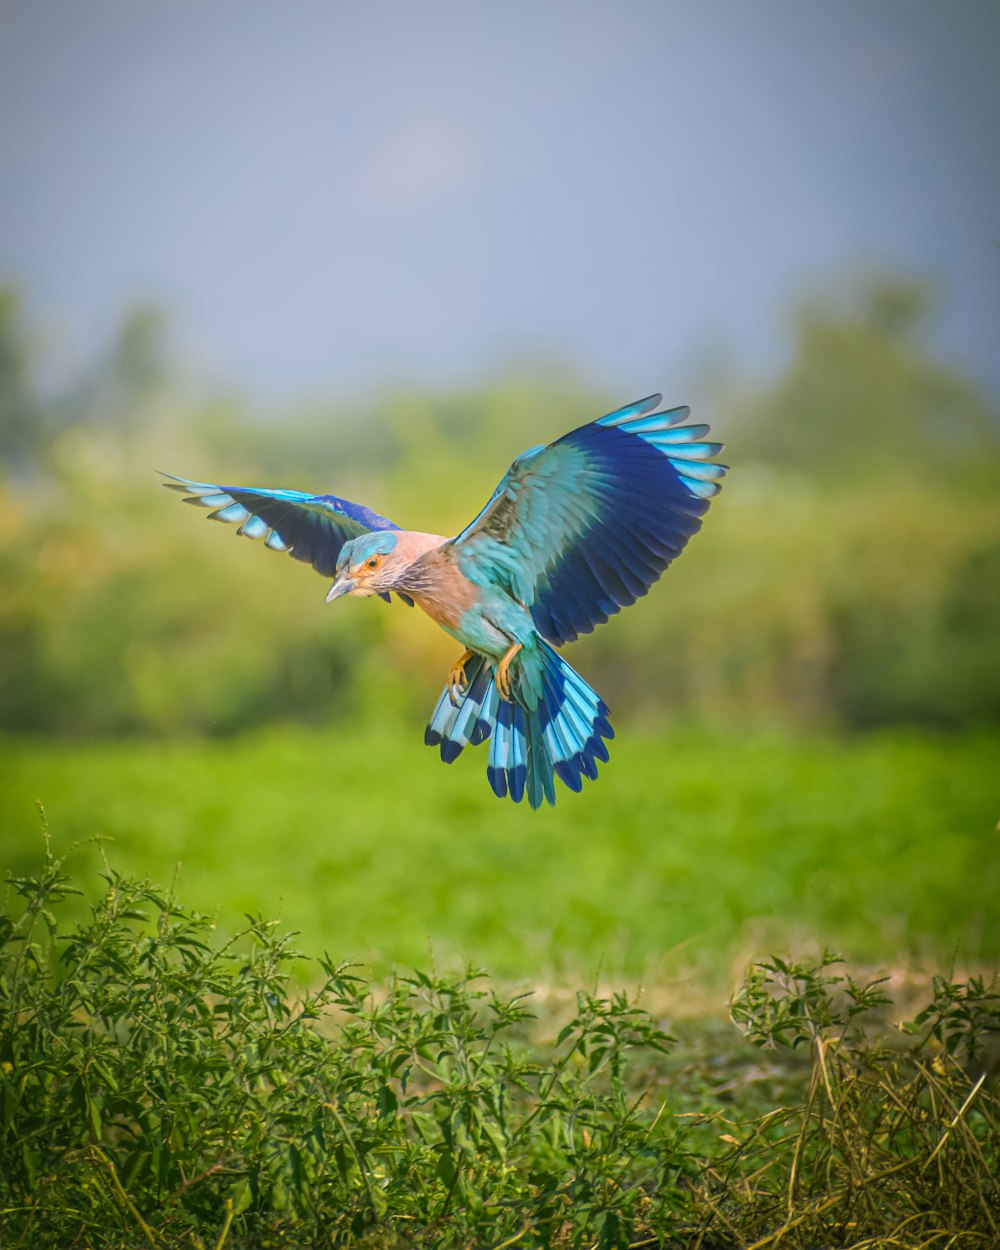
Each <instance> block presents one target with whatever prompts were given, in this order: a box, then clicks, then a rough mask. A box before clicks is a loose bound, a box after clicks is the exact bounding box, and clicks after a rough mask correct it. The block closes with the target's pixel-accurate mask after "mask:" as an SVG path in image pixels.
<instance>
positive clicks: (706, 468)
mask: <svg viewBox="0 0 1000 1250" xmlns="http://www.w3.org/2000/svg"><path fill="white" fill-rule="evenodd" d="M660 402H661V397H660V396H659V395H652V396H650V397H649V398H647V399H642V400H639V401H638V402H637V403H634V404H629V405H628V406H627V407H625V408H620V409H619V410H618V411H617V412H612V413H609V414H608V415H607V416H605V417H601V418H599V419H598V420H596V421H592V422H590V423H589V424H588V425H582V426H580V427H579V429H576V430H573V431H572V432H571V433H569V434H564V435H563V436H562V438H559V439H556V441H555V442H554V443H550V444H549V445H548V446H538V447H532V448H531V449H530V450H528V451H526V452H524V453H523V454H522V455H520V456H518V458H517V459H516V460H515V461H514V463H513V464H512V465H511V466H510V468H509V469H508V470H507V472H506V474H505V475H504V477H503V479H502V480H501V482H500V484H499V486H498V487H497V488H496V490H495V491H494V492H493V495H492V497H491V498H490V500H489V502H488V503H487V504H486V507H485V508H483V510H482V511H481V512H480V513H479V515H478V516H477V517H476V518H475V519H474V520H473V521H472V522H471V524H469V525H467V526H466V527H465V529H464V530H462V532H461V533H460V534H457V535H456V536H455V537H454V538H445V537H443V536H442V535H440V534H425V533H420V532H417V531H413V530H403V529H400V528H399V526H398V525H396V524H395V523H394V522H392V521H390V520H388V519H387V518H386V517H384V516H379V515H378V513H376V512H372V511H371V509H369V508H366V507H363V506H362V505H361V504H356V503H351V502H350V501H348V500H346V499H340V498H338V497H337V496H336V495H309V494H306V493H303V492H301V491H296V490H270V489H262V488H258V487H246V486H215V485H212V484H210V483H208V482H194V481H189V480H187V479H186V478H178V477H170V481H169V482H167V483H165V484H166V485H167V486H168V487H169V488H170V489H172V490H176V491H181V492H183V493H184V494H185V495H186V497H187V498H186V502H187V503H192V504H197V505H199V506H200V507H203V508H211V509H212V512H211V514H210V515H211V519H213V520H216V521H227V522H232V523H233V524H238V525H239V529H238V531H237V532H238V533H240V534H242V535H244V536H245V537H247V538H263V539H264V541H265V544H266V545H267V546H268V547H270V548H272V550H275V551H288V552H290V553H291V554H292V555H293V556H294V557H295V559H297V560H302V561H303V562H305V563H306V564H311V565H312V566H313V568H314V569H316V570H317V572H319V573H321V574H322V575H323V576H325V577H332V578H333V579H334V580H333V584H332V585H331V587H330V590H329V593H328V594H327V596H326V601H327V603H332V602H333V601H334V600H335V599H340V598H342V597H345V596H348V595H351V596H358V597H366V596H370V595H378V596H380V597H381V598H382V599H385V600H387V601H388V600H389V598H390V595H392V594H396V595H397V596H398V597H399V598H400V599H402V600H403V601H404V602H405V603H408V604H410V605H411V606H412V605H413V604H416V605H417V606H418V607H420V608H422V609H423V610H424V612H426V613H427V615H428V616H429V617H430V618H431V619H432V620H433V621H436V622H437V624H438V625H440V626H441V628H442V629H443V630H445V631H446V633H448V634H450V635H451V636H452V637H453V638H454V639H456V641H457V642H459V643H461V645H462V646H463V647H464V648H465V650H464V651H463V653H462V655H461V656H460V657H459V659H458V660H457V661H456V663H455V666H454V668H453V669H452V670H451V673H450V675H449V677H448V680H447V683H446V684H445V687H444V690H443V691H442V693H441V697H440V698H439V699H438V702H437V705H436V706H435V708H434V711H433V713H432V714H431V718H430V723H429V724H428V726H427V729H426V731H425V734H424V741H425V742H426V743H427V744H428V746H437V747H439V748H440V751H441V758H442V759H443V760H444V761H445V763H447V764H450V763H452V762H453V761H454V760H455V759H457V758H458V756H459V755H460V754H461V752H462V750H463V749H464V748H465V747H466V746H478V745H480V744H481V743H483V742H486V741H489V752H488V762H487V768H486V775H487V778H488V780H489V784H490V786H491V787H492V789H493V792H494V794H496V795H497V797H498V798H503V797H504V796H507V795H509V796H510V798H511V799H513V800H514V802H515V803H517V802H520V801H521V799H522V798H524V797H527V799H528V802H529V804H530V805H531V806H532V807H533V808H537V807H539V806H540V805H541V803H542V800H543V799H544V800H547V801H548V802H549V803H550V804H554V803H555V778H556V777H558V778H559V779H560V780H561V781H562V782H563V783H564V784H565V785H567V786H568V787H569V788H570V789H571V790H575V791H579V790H580V789H581V788H582V785H583V779H584V778H585V777H586V778H589V779H591V780H594V779H596V777H597V765H598V762H604V761H606V760H607V759H608V749H607V746H606V745H605V743H606V741H610V740H611V739H612V738H613V737H614V730H613V729H612V728H611V724H610V722H609V720H608V707H607V705H606V704H605V703H604V701H603V699H601V697H600V696H599V695H598V694H597V693H596V692H595V691H594V690H592V689H591V687H590V686H589V685H588V684H587V682H585V681H584V679H583V678H582V677H581V676H580V675H579V674H578V673H577V672H575V671H574V670H573V669H572V668H571V667H570V666H569V665H568V664H567V663H566V661H565V660H564V659H563V658H562V657H561V656H560V655H559V654H558V653H557V652H556V650H555V648H556V647H560V646H562V645H563V644H564V643H567V642H572V641H573V639H575V638H577V637H578V636H579V635H580V634H586V633H589V632H590V631H591V630H593V629H594V627H595V626H596V625H600V624H602V623H603V622H604V621H606V620H607V619H608V617H609V616H613V615H614V614H615V613H616V612H618V611H620V610H621V609H622V608H623V607H627V606H628V605H629V604H631V603H634V602H635V601H636V599H637V598H639V596H640V595H644V594H646V592H647V591H648V590H649V588H650V587H651V586H652V584H653V583H654V582H655V581H656V579H657V578H658V577H659V576H660V574H661V573H662V572H663V570H664V569H665V568H666V567H667V565H668V564H670V562H671V561H672V560H673V559H675V557H676V556H678V555H679V554H680V553H681V551H682V550H683V549H684V547H685V545H686V544H687V541H688V539H689V538H690V537H691V535H692V534H694V533H696V532H697V530H698V529H700V528H701V518H702V516H703V515H704V513H705V511H706V510H707V508H708V504H709V500H710V499H711V498H712V497H713V496H714V495H716V494H717V493H718V491H719V489H720V478H721V477H722V476H723V474H724V473H725V472H726V466H724V465H721V464H718V463H714V462H710V460H711V457H713V456H715V455H717V454H718V452H719V451H720V450H721V444H719V443H712V442H706V441H705V436H706V435H707V434H708V427H707V426H706V425H686V424H684V421H685V419H686V418H687V417H688V416H689V415H690V409H688V408H686V407H682V408H671V409H670V410H669V411H662V412H661V411H658V409H659V407H660ZM164 476H170V475H168V474H164Z"/></svg>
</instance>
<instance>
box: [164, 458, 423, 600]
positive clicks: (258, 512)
mask: <svg viewBox="0 0 1000 1250" xmlns="http://www.w3.org/2000/svg"><path fill="white" fill-rule="evenodd" d="M163 476H164V477H166V478H169V479H170V480H169V481H167V482H164V483H163V485H164V486H166V487H167V489H168V490H176V491H179V492H180V493H181V494H183V495H184V496H185V498H184V502H185V503H190V504H195V505H196V506H197V507H200V508H211V509H213V511H212V512H211V513H210V514H209V520H211V521H227V522H229V523H231V524H233V525H239V529H238V530H237V531H236V532H237V533H238V534H242V535H243V536H244V537H245V538H263V539H264V542H265V545H266V546H268V547H270V548H271V550H272V551H288V552H290V553H291V554H292V555H293V556H294V557H295V559H296V560H301V561H302V562H303V563H304V564H311V565H312V566H313V568H314V569H315V570H316V572H317V573H321V574H322V575H323V576H324V577H332V576H333V575H334V573H336V571H337V560H338V558H339V557H340V552H341V549H342V547H343V546H344V544H345V543H348V542H350V541H351V539H352V538H357V537H358V536H359V535H361V534H368V533H371V531H372V530H398V529H399V526H398V525H396V524H395V522H394V521H390V520H389V519H388V518H387V517H384V516H379V514H378V513H377V512H373V511H372V510H371V508H366V507H365V506H364V505H363V504H359V503H351V501H350V500H349V499H340V498H338V497H337V496H336V495H308V494H306V493H305V492H304V491H300V490H267V489H264V488H263V487H258V486H215V485H213V484H212V483H211V482H192V481H189V480H188V479H187V478H184V477H174V476H173V475H172V474H169V473H164V474H163ZM388 597H389V596H388V595H384V596H383V598H385V599H388ZM400 597H401V598H406V596H400Z"/></svg>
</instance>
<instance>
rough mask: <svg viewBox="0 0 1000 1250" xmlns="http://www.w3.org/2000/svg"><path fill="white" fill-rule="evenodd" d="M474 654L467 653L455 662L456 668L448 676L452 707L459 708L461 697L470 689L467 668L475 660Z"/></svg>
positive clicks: (449, 696)
mask: <svg viewBox="0 0 1000 1250" xmlns="http://www.w3.org/2000/svg"><path fill="white" fill-rule="evenodd" d="M474 654H475V653H474V652H472V651H466V652H464V653H463V654H462V655H460V656H459V657H458V659H457V660H456V661H455V666H454V668H453V669H452V670H451V672H450V673H449V674H448V698H449V699H451V704H452V707H458V700H459V697H460V696H461V695H463V694H465V692H466V690H468V688H469V679H468V678H467V677H466V675H465V666H466V664H468V662H469V661H470V660H471V659H472V658H473V656H474Z"/></svg>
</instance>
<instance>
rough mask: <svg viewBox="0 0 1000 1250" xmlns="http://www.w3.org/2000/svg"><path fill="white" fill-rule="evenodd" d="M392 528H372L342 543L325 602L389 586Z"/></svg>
mask: <svg viewBox="0 0 1000 1250" xmlns="http://www.w3.org/2000/svg"><path fill="white" fill-rule="evenodd" d="M395 546H396V535H395V533H394V532H393V531H392V530H375V531H374V532H373V533H371V534H362V535H361V536H360V537H358V538H352V539H351V541H350V542H349V543H345V544H344V546H343V548H342V549H341V552H340V558H339V559H338V560H337V577H336V580H335V581H334V583H333V585H332V586H331V587H330V590H329V592H328V593H327V596H326V601H327V603H332V602H333V601H334V599H339V598H340V597H341V596H342V595H381V594H385V592H386V591H387V590H390V589H391V588H392V583H393V582H394V581H395V576H396V569H395V563H396V562H395V561H394V560H393V551H394V549H395Z"/></svg>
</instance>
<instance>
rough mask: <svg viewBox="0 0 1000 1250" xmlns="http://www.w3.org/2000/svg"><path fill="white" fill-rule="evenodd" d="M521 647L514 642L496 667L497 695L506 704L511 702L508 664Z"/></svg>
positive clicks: (518, 643)
mask: <svg viewBox="0 0 1000 1250" xmlns="http://www.w3.org/2000/svg"><path fill="white" fill-rule="evenodd" d="M522 645H523V644H522V643H520V642H515V643H514V645H513V646H512V647H510V648H509V649H508V651H507V653H506V654H505V655H504V657H503V659H502V660H501V661H500V663H499V664H498V665H497V675H496V683H497V694H499V696H500V698H501V699H503V700H505V702H507V703H510V701H511V681H510V662H511V660H513V658H514V656H515V655H517V653H518V651H520V650H521V647H522Z"/></svg>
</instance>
